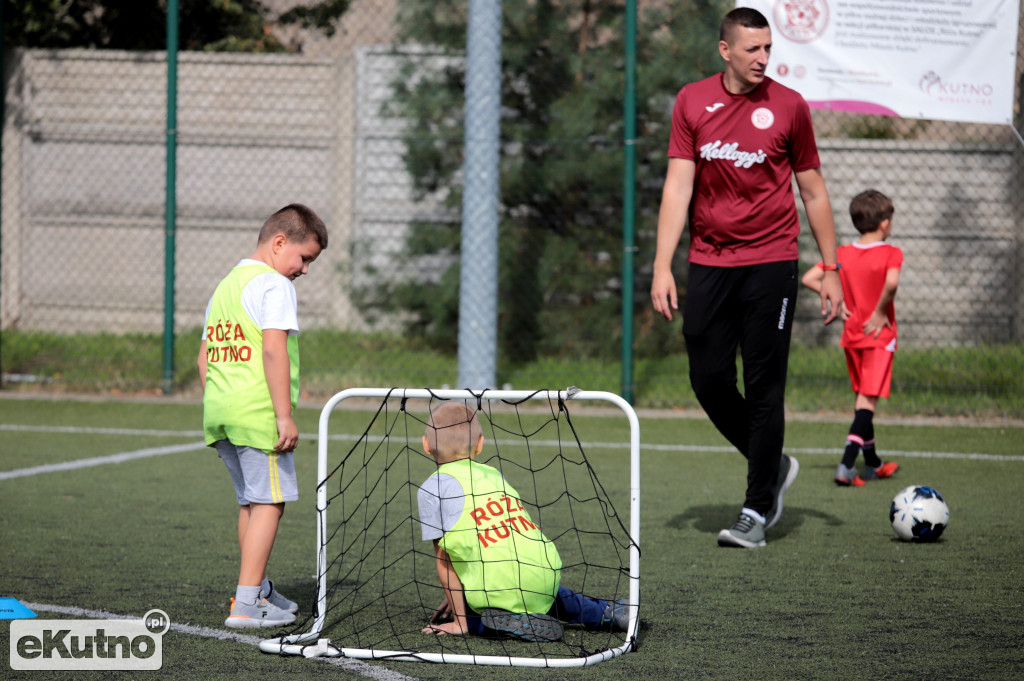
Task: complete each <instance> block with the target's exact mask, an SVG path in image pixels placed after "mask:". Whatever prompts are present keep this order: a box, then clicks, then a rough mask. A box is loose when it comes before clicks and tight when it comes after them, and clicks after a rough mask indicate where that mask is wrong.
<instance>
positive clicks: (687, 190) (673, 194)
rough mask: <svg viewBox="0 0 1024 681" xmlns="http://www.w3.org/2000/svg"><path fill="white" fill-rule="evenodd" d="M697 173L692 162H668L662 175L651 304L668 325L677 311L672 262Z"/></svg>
mask: <svg viewBox="0 0 1024 681" xmlns="http://www.w3.org/2000/svg"><path fill="white" fill-rule="evenodd" d="M696 169H697V166H696V164H695V163H694V162H693V161H689V160H686V159H681V158H670V159H669V160H668V172H666V173H665V186H664V187H663V188H662V190H661V209H660V211H659V213H658V245H657V250H656V251H655V254H654V279H653V281H652V282H651V302H652V303H654V311H655V312H657V313H658V314H660V315H661V316H663V317H664V318H665V319H668V320H669V321H671V320H672V310H678V309H679V301H678V292H677V291H676V280H675V277H673V276H672V259H673V257H674V256H675V253H676V249H677V248H678V247H679V240H680V239H682V237H683V230H684V229H685V228H686V214H687V213H688V212H689V210H690V199H691V198H692V197H693V180H694V177H695V175H696Z"/></svg>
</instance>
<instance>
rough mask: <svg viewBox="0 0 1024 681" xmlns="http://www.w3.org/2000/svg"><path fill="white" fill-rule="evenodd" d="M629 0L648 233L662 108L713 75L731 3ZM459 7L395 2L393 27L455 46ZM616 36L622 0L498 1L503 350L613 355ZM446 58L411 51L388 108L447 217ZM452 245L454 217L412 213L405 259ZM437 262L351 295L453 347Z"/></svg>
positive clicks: (450, 50)
mask: <svg viewBox="0 0 1024 681" xmlns="http://www.w3.org/2000/svg"><path fill="white" fill-rule="evenodd" d="M640 4H641V6H643V7H644V8H645V9H644V10H643V11H642V12H641V15H640V17H639V26H638V55H637V61H638V64H639V68H638V82H639V85H638V89H639V91H638V93H637V119H638V122H637V125H638V140H637V143H638V151H639V153H638V165H639V168H638V174H637V176H638V178H639V184H640V195H639V196H638V200H637V205H638V213H639V214H638V224H639V225H640V227H641V229H647V230H651V229H653V227H654V225H655V224H656V214H657V210H658V203H659V200H660V186H661V184H660V183H661V180H662V179H663V177H664V170H665V148H666V146H667V142H668V129H669V118H670V113H671V107H672V103H673V101H674V99H675V95H676V93H677V92H678V90H679V88H680V87H681V86H682V85H683V84H685V83H686V82H689V81H691V80H695V79H697V78H700V77H703V76H706V75H710V74H711V73H714V72H715V71H718V70H720V65H721V62H720V59H719V58H718V55H717V50H716V45H717V41H718V24H719V22H720V20H721V17H722V16H723V14H724V13H725V12H726V11H728V9H729V8H730V6H731V3H729V2H722V1H721V0H697V1H695V2H689V3H640ZM466 18H467V2H466V0H405V1H404V2H403V3H401V5H400V8H399V26H400V31H401V38H402V40H403V41H404V42H407V43H410V44H416V45H421V46H423V45H427V46H431V47H433V48H435V49H437V50H439V51H441V52H442V53H444V54H449V55H457V56H459V57H461V55H462V54H463V51H464V49H465V44H466ZM623 36H624V14H623V3H622V2H621V0H571V1H569V2H556V1H553V0H530V1H528V2H516V3H510V2H506V3H504V19H503V29H502V71H503V74H502V88H501V89H502V120H501V145H502V153H501V168H500V172H501V180H500V184H501V189H500V192H501V196H500V199H501V216H500V218H501V223H500V236H499V239H500V244H499V249H500V265H499V267H500V274H499V277H500V281H499V301H500V302H499V335H500V351H501V353H502V356H503V358H504V359H505V360H510V361H512V362H520V361H529V360H532V359H534V358H535V357H536V356H538V355H539V354H543V355H549V354H559V355H567V356H582V355H593V354H607V353H617V352H618V342H617V338H618V336H619V329H620V321H619V320H620V318H621V315H620V307H621V293H622V292H621V285H622V284H621V276H620V273H621V267H622V192H623V180H622V177H623V152H622V150H623V110H624V104H623V91H624V82H625V79H624V38H623ZM446 64H447V66H445V67H444V68H436V69H433V70H431V69H429V68H425V67H424V66H423V64H422V63H420V62H416V61H410V62H409V64H408V66H407V68H406V70H405V71H404V72H403V74H402V76H401V77H400V78H399V79H397V81H396V83H395V85H394V98H393V101H392V102H390V103H389V105H388V107H387V109H386V113H388V114H389V115H394V116H398V117H401V118H403V119H405V120H407V121H408V122H409V125H408V131H409V133H408V135H407V136H406V138H405V140H404V141H405V148H406V152H405V161H406V166H407V169H408V170H409V172H410V174H411V175H412V177H413V180H414V183H415V187H416V189H417V190H418V191H419V192H421V193H422V194H424V195H426V194H429V193H435V192H439V191H443V192H446V195H447V197H448V201H449V206H450V208H451V210H452V214H453V215H457V214H458V207H459V205H460V203H461V184H460V182H461V178H460V174H459V171H460V169H461V165H462V158H463V136H462V120H463V109H462V107H463V89H464V82H465V66H464V61H463V60H462V59H452V60H450V61H448V62H446ZM459 241H460V225H458V224H452V223H420V224H416V225H414V226H413V228H412V230H411V232H410V236H409V239H408V243H407V249H406V255H407V258H408V261H409V262H408V264H410V265H414V264H415V263H416V262H417V261H418V260H419V261H422V260H423V259H424V256H427V255H434V256H436V255H437V254H447V255H448V256H456V255H457V254H458V251H459ZM442 262H448V263H451V264H450V265H449V266H447V267H446V268H445V269H444V270H443V271H442V272H440V273H438V274H437V276H435V277H434V278H433V279H430V278H429V277H417V278H416V280H415V281H414V282H409V283H401V282H398V283H395V282H393V281H392V282H391V283H388V284H383V287H384V288H386V289H387V290H386V291H373V292H369V291H362V292H357V294H359V293H361V294H362V299H363V300H364V302H366V303H367V304H372V305H377V306H379V305H382V304H383V305H389V306H390V307H391V309H393V310H396V311H401V312H402V313H404V314H403V318H404V319H406V320H407V331H408V332H409V333H410V334H414V335H417V336H420V337H423V338H425V339H427V340H428V341H429V342H431V343H432V344H434V345H436V346H438V347H446V348H454V347H456V338H457V334H458V331H457V320H458V279H459V277H458V259H457V257H449V258H448V259H447V260H442ZM431 282H432V283H431ZM378 285H381V284H380V283H378ZM638 288H639V286H638ZM645 299H646V296H645ZM662 326H664V325H662Z"/></svg>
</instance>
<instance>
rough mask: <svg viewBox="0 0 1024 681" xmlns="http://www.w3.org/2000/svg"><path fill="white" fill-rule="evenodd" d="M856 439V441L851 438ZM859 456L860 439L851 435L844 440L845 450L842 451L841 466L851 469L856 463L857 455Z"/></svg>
mask: <svg viewBox="0 0 1024 681" xmlns="http://www.w3.org/2000/svg"><path fill="white" fill-rule="evenodd" d="M855 437H856V438H857V439H856V440H855V439H853V438H855ZM858 454H860V438H859V437H857V436H856V435H853V434H852V433H851V434H850V435H849V436H847V438H846V449H844V450H843V465H844V466H846V467H847V468H853V464H855V463H857V455H858Z"/></svg>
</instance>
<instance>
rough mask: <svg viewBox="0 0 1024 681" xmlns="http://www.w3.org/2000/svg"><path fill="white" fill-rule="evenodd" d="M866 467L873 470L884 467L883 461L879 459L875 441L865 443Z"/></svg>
mask: <svg viewBox="0 0 1024 681" xmlns="http://www.w3.org/2000/svg"><path fill="white" fill-rule="evenodd" d="M864 465H865V466H870V467H871V468H878V467H879V466H881V465H882V460H881V459H880V458H878V452H877V451H875V441H874V440H869V441H867V442H865V443H864Z"/></svg>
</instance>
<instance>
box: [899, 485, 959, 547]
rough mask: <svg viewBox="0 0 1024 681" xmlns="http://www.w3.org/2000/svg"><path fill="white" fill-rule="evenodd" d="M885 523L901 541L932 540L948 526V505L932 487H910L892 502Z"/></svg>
mask: <svg viewBox="0 0 1024 681" xmlns="http://www.w3.org/2000/svg"><path fill="white" fill-rule="evenodd" d="M889 522H891V523H892V529H893V530H895V531H896V536H898V537H899V538H900V539H902V540H903V541H916V542H927V541H935V540H936V539H938V538H939V537H940V536H941V535H942V532H943V530H945V529H946V525H948V524H949V506H947V505H946V501H945V499H943V498H942V495H941V494H939V492H938V490H936V489H935V488H933V487H928V486H927V485H911V486H910V487H907V488H906V489H903V490H901V491H900V493H899V494H897V495H896V497H895V498H894V499H893V500H892V505H891V506H890V507H889Z"/></svg>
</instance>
